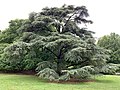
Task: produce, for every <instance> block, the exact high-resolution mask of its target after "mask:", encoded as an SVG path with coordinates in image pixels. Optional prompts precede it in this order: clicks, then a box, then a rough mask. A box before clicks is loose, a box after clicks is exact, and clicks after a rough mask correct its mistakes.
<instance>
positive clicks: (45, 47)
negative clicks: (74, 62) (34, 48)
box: [45, 47, 58, 58]
mask: <svg viewBox="0 0 120 90" xmlns="http://www.w3.org/2000/svg"><path fill="white" fill-rule="evenodd" d="M45 49H46V50H48V51H50V52H51V53H52V54H53V55H55V56H56V57H57V58H58V56H57V55H56V54H55V53H54V52H53V51H52V50H50V49H49V48H47V47H45Z"/></svg>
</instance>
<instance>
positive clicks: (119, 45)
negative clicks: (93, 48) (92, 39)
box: [97, 33, 120, 64]
mask: <svg viewBox="0 0 120 90" xmlns="http://www.w3.org/2000/svg"><path fill="white" fill-rule="evenodd" d="M97 44H98V45H99V46H101V47H103V48H105V49H108V50H111V53H110V60H109V61H108V62H109V63H115V64H120V55H119V54H120V35H118V34H115V33H111V34H110V35H105V36H103V37H101V38H100V39H99V40H98V43H97Z"/></svg>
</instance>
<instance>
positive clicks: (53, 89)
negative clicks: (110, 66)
mask: <svg viewBox="0 0 120 90" xmlns="http://www.w3.org/2000/svg"><path fill="white" fill-rule="evenodd" d="M96 79H97V81H96V82H86V83H78V84H57V83H47V82H43V81H42V80H40V79H38V78H37V77H36V76H31V75H13V74H0V90H120V76H100V77H96Z"/></svg>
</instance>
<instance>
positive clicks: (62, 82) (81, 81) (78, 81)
mask: <svg viewBox="0 0 120 90" xmlns="http://www.w3.org/2000/svg"><path fill="white" fill-rule="evenodd" d="M95 81H96V80H94V79H91V80H90V79H89V80H80V79H70V80H68V81H48V82H49V83H61V84H65V83H66V84H77V83H84V82H95Z"/></svg>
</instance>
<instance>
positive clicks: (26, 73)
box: [0, 70, 36, 75]
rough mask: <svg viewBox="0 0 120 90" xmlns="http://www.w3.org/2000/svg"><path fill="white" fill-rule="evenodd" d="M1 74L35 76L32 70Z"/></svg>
mask: <svg viewBox="0 0 120 90" xmlns="http://www.w3.org/2000/svg"><path fill="white" fill-rule="evenodd" d="M0 73H2V74H18V75H35V74H36V72H35V71H32V70H26V71H19V72H0Z"/></svg>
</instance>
